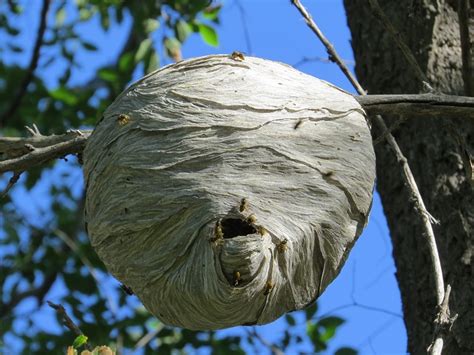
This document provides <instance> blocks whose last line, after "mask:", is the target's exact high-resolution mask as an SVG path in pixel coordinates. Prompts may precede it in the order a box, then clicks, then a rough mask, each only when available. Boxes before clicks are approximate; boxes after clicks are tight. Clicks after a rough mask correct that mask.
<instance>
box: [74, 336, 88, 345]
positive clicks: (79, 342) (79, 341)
mask: <svg viewBox="0 0 474 355" xmlns="http://www.w3.org/2000/svg"><path fill="white" fill-rule="evenodd" d="M87 339H88V338H87V336H85V335H84V334H81V335H78V336H77V338H76V339H74V342H73V343H72V347H73V348H75V349H77V348H79V347H81V346H82V345H84V344H85V343H87Z"/></svg>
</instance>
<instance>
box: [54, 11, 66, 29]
mask: <svg viewBox="0 0 474 355" xmlns="http://www.w3.org/2000/svg"><path fill="white" fill-rule="evenodd" d="M65 20H66V8H64V7H61V8H60V9H59V10H58V11H57V12H56V26H57V27H61V26H62V25H63V24H64V21H65Z"/></svg>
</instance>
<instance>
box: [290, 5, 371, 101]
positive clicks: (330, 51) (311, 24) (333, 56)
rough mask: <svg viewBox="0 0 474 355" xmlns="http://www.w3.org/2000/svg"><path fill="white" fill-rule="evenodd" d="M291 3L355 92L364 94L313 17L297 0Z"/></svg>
mask: <svg viewBox="0 0 474 355" xmlns="http://www.w3.org/2000/svg"><path fill="white" fill-rule="evenodd" d="M291 2H292V3H293V5H295V7H296V8H297V9H298V11H299V12H300V13H301V15H302V16H303V18H304V20H305V21H306V24H307V25H308V27H309V28H310V29H311V30H312V31H313V32H314V34H315V35H316V36H317V37H318V38H319V40H320V41H321V42H322V43H323V45H324V47H326V50H327V52H328V55H329V59H330V60H331V61H333V62H335V63H336V64H337V65H338V66H339V68H341V70H342V72H343V73H344V74H345V75H346V77H347V79H349V81H350V82H351V84H352V86H354V87H355V88H356V90H357V92H358V93H359V94H361V95H363V94H365V91H364V89H363V88H362V86H361V85H360V84H359V82H358V81H357V79H356V78H355V76H354V75H353V74H352V73H351V71H350V70H349V68H347V66H346V65H345V64H344V61H343V60H342V59H341V57H339V55H338V54H337V52H336V50H335V49H334V46H333V45H332V44H331V42H329V41H328V39H327V38H326V37H325V36H324V34H323V33H322V32H321V30H320V29H319V27H318V26H317V25H316V23H315V22H314V21H313V18H312V17H311V15H310V14H309V13H308V11H307V10H306V8H305V7H304V6H303V5H302V4H301V2H300V1H299V0H291Z"/></svg>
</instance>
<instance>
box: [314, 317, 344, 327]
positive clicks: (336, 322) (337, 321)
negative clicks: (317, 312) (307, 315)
mask: <svg viewBox="0 0 474 355" xmlns="http://www.w3.org/2000/svg"><path fill="white" fill-rule="evenodd" d="M344 322H345V320H344V319H342V318H339V317H326V318H322V319H320V320H319V321H318V324H319V325H320V326H322V327H325V328H337V327H339V326H340V325H341V324H343V323H344Z"/></svg>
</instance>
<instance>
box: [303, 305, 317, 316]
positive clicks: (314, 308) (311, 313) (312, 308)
mask: <svg viewBox="0 0 474 355" xmlns="http://www.w3.org/2000/svg"><path fill="white" fill-rule="evenodd" d="M317 311H318V303H317V302H314V303H313V304H312V305H310V306H309V307H306V309H305V310H304V312H305V315H306V320H310V319H311V318H313V316H314V315H315V314H316V312H317Z"/></svg>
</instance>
